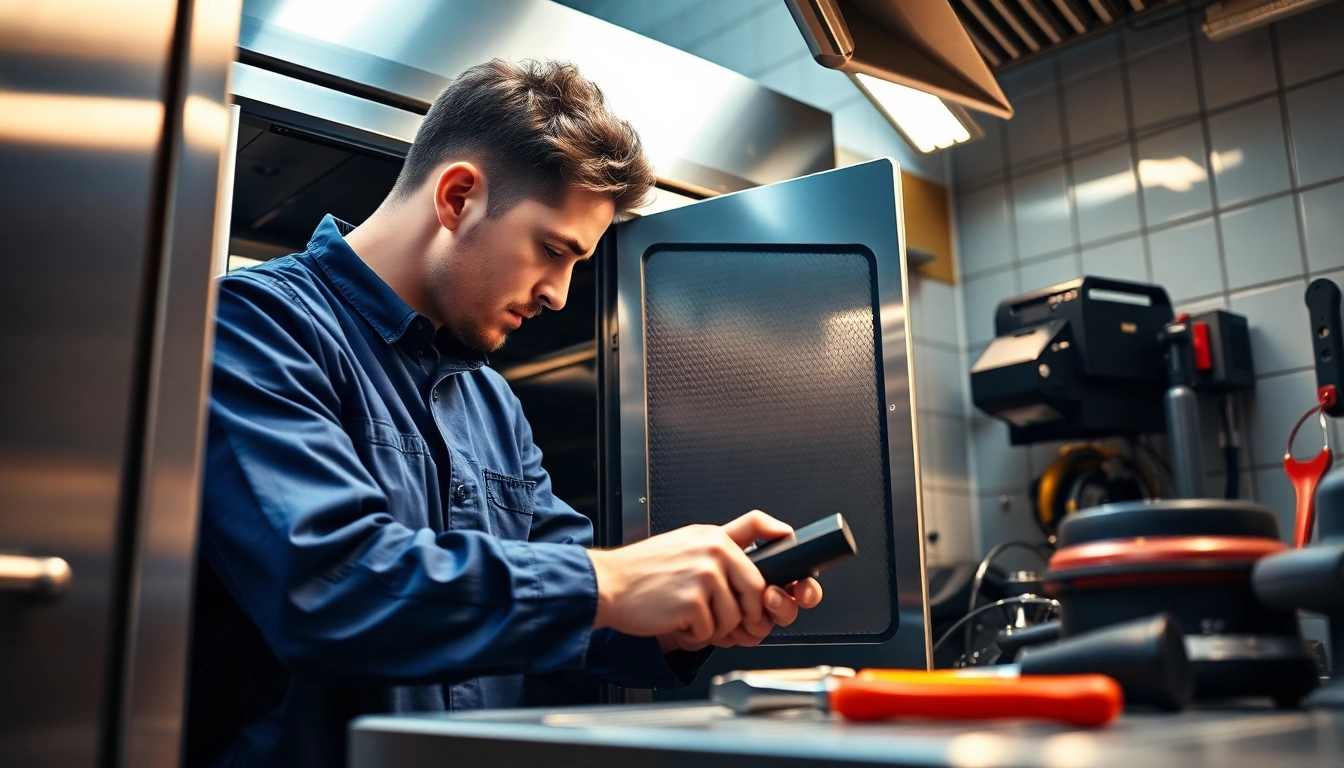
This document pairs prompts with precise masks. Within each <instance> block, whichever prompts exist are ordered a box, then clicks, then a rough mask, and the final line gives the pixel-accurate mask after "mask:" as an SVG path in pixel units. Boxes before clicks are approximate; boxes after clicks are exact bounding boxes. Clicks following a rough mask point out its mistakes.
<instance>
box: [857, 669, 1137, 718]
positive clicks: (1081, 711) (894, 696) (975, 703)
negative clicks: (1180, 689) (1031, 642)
mask: <svg viewBox="0 0 1344 768" xmlns="http://www.w3.org/2000/svg"><path fill="white" fill-rule="evenodd" d="M830 704H831V711H833V712H837V713H839V714H840V715H841V716H843V717H844V718H845V719H847V720H886V719H889V718H897V717H918V718H935V719H943V720H999V719H1019V718H1027V719H1033V720H1053V721H1055V722H1060V723H1065V724H1067V725H1076V726H1084V727H1091V726H1100V725H1105V724H1107V723H1109V722H1111V721H1112V720H1114V719H1115V718H1116V717H1117V716H1118V715H1119V714H1120V710H1121V709H1123V707H1124V697H1123V696H1122V694H1121V693H1120V685H1119V684H1118V683H1116V682H1115V681H1114V680H1112V679H1111V678H1109V677H1106V676H1105V675H1059V676H1051V677H1023V678H1017V679H985V680H980V681H977V682H976V683H975V684H973V685H971V684H968V683H967V681H965V680H958V681H950V680H946V679H943V680H939V679H938V677H937V673H935V676H934V677H933V678H932V679H930V680H928V681H918V682H905V681H897V680H883V679H864V678H855V679H847V680H839V681H837V684H836V686H835V688H834V689H833V690H832V691H831V693H830Z"/></svg>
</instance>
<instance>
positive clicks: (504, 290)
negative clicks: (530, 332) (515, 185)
mask: <svg viewBox="0 0 1344 768" xmlns="http://www.w3.org/2000/svg"><path fill="white" fill-rule="evenodd" d="M615 210H616V206H615V204H614V203H613V202H612V201H611V199H610V198H608V197H606V196H604V195H599V194H596V193H593V192H587V191H583V190H577V189H576V190H570V192H569V193H568V194H567V195H566V197H565V198H564V200H563V202H562V203H561V204H560V206H559V207H551V206H548V205H546V204H544V203H541V202H538V201H536V200H524V201H523V202H521V203H519V204H517V205H515V206H514V207H513V208H511V209H509V210H508V211H506V212H505V213H503V214H501V215H498V216H495V217H480V218H477V219H475V220H474V221H473V222H472V224H471V225H470V226H469V227H467V228H466V231H465V232H461V233H460V235H459V237H457V238H455V239H454V241H453V243H452V245H451V247H450V252H449V253H448V254H446V255H445V258H441V259H439V260H438V261H437V262H436V264H435V267H434V268H433V269H432V270H431V275H430V279H431V281H432V283H433V284H432V285H431V286H430V289H431V292H432V295H433V299H432V300H433V301H434V303H435V305H436V310H437V313H438V315H439V317H441V318H443V322H444V324H445V325H446V326H447V328H448V330H449V332H451V333H452V334H453V335H454V336H456V337H457V339H458V340H459V341H461V342H462V343H464V344H466V345H467V346H469V347H471V348H472V349H475V350H477V351H479V352H493V351H495V350H496V349H499V348H500V347H501V346H502V345H503V344H504V341H505V339H506V338H507V337H508V335H509V332H511V331H514V330H516V329H517V328H518V327H519V326H521V325H522V324H523V321H524V320H526V319H527V318H530V317H535V316H536V315H538V314H541V311H542V310H543V309H553V310H558V309H561V308H562V307H564V306H565V298H566V296H567V295H568V294H569V280H570V276H571V275H572V274H573V272H574V265H575V264H577V263H578V262H580V261H584V260H586V259H588V258H590V257H591V256H592V253H593V250H594V249H595V248H597V241H598V239H599V238H601V237H602V233H603V232H605V231H606V229H607V226H608V225H609V224H611V220H612V216H613V215H614V214H615Z"/></svg>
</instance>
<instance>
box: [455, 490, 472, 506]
mask: <svg viewBox="0 0 1344 768" xmlns="http://www.w3.org/2000/svg"><path fill="white" fill-rule="evenodd" d="M454 493H456V494H457V503H459V504H461V503H462V502H464V501H466V500H467V499H469V498H471V489H470V488H468V487H467V486H465V485H459V486H457V489H456V490H455V491H454Z"/></svg>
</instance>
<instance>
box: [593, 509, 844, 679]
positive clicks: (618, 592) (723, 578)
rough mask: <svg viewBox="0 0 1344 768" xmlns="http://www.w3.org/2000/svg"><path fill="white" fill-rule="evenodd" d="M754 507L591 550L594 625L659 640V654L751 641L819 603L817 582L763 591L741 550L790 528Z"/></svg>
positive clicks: (757, 573) (757, 640)
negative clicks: (717, 520) (719, 520)
mask: <svg viewBox="0 0 1344 768" xmlns="http://www.w3.org/2000/svg"><path fill="white" fill-rule="evenodd" d="M792 530H793V529H792V528H790V527H789V526H788V525H787V524H785V523H782V522H780V521H778V520H776V519H774V518H773V517H770V516H769V515H767V514H765V513H764V512H761V511H759V510H755V511H752V512H749V513H747V514H745V515H743V516H742V517H739V518H737V519H736V520H734V521H732V522H730V523H728V524H727V525H723V526H714V525H691V526H687V527H685V528H678V529H677V530H675V531H669V532H668V533H664V534H661V535H658V536H653V537H650V538H648V539H645V540H644V541H641V542H637V543H635V544H631V545H630V546H627V547H621V548H620V549H612V550H589V552H588V554H589V557H590V558H591V559H592V561H593V569H594V571H596V573H597V592H598V600H597V619H596V621H595V622H594V625H595V626H597V627H611V628H613V629H616V630H619V631H621V632H625V633H626V634H630V635H636V636H641V637H657V638H658V642H659V646H660V647H661V648H662V649H663V652H664V653H666V652H668V651H672V650H676V649H681V650H699V649H700V648H703V647H705V646H707V645H717V646H720V647H727V646H732V645H746V646H753V645H756V644H758V643H760V642H761V640H763V639H764V638H765V636H766V635H768V634H769V633H770V630H771V629H773V628H774V626H775V625H776V624H779V625H783V626H787V625H789V624H792V623H793V621H794V620H795V619H796V618H797V617H798V609H799V608H811V607H813V606H815V605H816V604H817V603H819V602H821V585H820V584H818V583H817V582H816V581H815V580H813V579H803V580H800V581H797V582H795V583H793V584H791V585H789V590H788V591H786V590H783V589H780V588H779V587H769V588H768V589H767V588H766V584H765V579H764V578H762V577H761V572H760V571H759V570H757V569H756V566H755V564H754V563H752V562H751V560H749V559H748V558H747V556H746V554H745V553H743V551H742V548H743V547H745V546H747V545H748V544H750V543H752V542H754V541H756V540H757V539H776V538H779V537H781V536H786V535H788V534H789V533H791V532H792Z"/></svg>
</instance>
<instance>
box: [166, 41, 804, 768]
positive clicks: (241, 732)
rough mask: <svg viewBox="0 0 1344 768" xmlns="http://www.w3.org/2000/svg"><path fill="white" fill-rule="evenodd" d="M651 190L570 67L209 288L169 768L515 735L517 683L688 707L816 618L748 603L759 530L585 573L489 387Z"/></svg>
mask: <svg viewBox="0 0 1344 768" xmlns="http://www.w3.org/2000/svg"><path fill="white" fill-rule="evenodd" d="M652 183H653V173H652V169H651V167H650V165H649V163H648V161H647V159H646V158H645V157H644V156H643V154H642V150H641V147H640V143H639V138H638V136H637V135H636V134H635V132H634V130H633V129H632V128H631V127H630V126H629V125H628V124H627V123H625V122H623V121H621V120H619V119H617V118H616V117H614V116H613V115H612V114H611V113H610V112H609V111H608V109H607V107H606V105H605V103H604V101H603V97H602V94H601V92H600V91H599V90H598V89H597V87H596V86H594V85H593V84H592V83H591V82H589V81H587V80H585V79H584V78H583V77H582V76H580V74H579V73H578V72H577V70H575V69H574V68H573V67H572V66H569V65H564V64H529V65H527V66H525V67H522V68H518V67H514V66H512V65H509V64H506V63H504V62H500V61H494V62H490V63H489V64H485V65H482V66H479V67H475V68H473V69H470V70H468V71H467V72H465V73H464V74H463V75H462V76H460V77H459V78H458V79H457V80H455V81H454V82H453V84H452V85H451V86H449V87H448V88H447V89H446V90H445V91H444V92H443V93H442V94H441V95H440V96H439V98H438V99H437V100H436V102H435V103H434V105H433V107H432V109H431V110H430V112H429V114H428V115H427V116H426V118H425V120H424V123H423V124H422V125H421V127H420V130H419V132H418V134H417V136H416V140H415V144H414V145H413V146H412V148H411V150H410V153H409V154H408V156H407V160H406V164H405V167H404V169H403V171H402V174H401V176H400V177H399V179H398V180H397V183H396V185H395V187H394V188H393V190H392V192H391V194H390V195H389V196H388V199H387V200H386V201H384V203H383V204H382V205H381V206H380V207H379V209H378V210H377V211H376V212H375V213H374V214H373V215H372V216H371V217H370V218H369V219H368V221H366V222H365V223H364V224H362V225H360V226H359V227H358V228H357V229H353V228H351V227H350V226H349V225H347V224H344V223H343V222H340V221H337V220H335V219H333V218H332V217H330V216H329V217H327V218H326V219H324V220H323V221H322V223H321V225H320V226H319V227H318V228H317V231H316V232H315V233H314V235H313V239H312V241H311V242H310V243H309V245H308V249H307V250H306V251H305V252H304V253H302V254H296V255H293V256H289V257H286V258H283V259H278V260H276V261H273V262H270V263H267V264H265V265H262V266H259V267H256V268H253V269H249V270H244V271H241V272H235V273H232V274H230V275H228V276H226V277H225V278H223V279H222V280H221V281H220V284H219V308H218V326H217V334H216V346H215V358H214V377H213V394H212V400H211V407H210V416H209V432H208V434H209V437H208V445H207V452H206V478H205V489H204V505H203V521H202V525H201V544H200V546H201V558H200V562H201V566H200V576H199V580H198V581H199V585H198V598H197V610H196V619H195V622H196V624H195V640H194V643H195V646H194V650H193V660H192V692H191V705H190V716H189V718H190V720H189V726H188V747H187V751H188V763H189V764H192V765H248V766H281V765H283V766H285V767H286V768H297V766H307V765H323V766H335V765H341V764H343V761H344V738H345V727H346V724H347V723H348V721H349V720H350V718H351V717H354V716H356V715H359V714H362V713H370V712H414V711H443V710H466V709H473V708H480V707H503V706H516V705H518V704H519V703H520V702H521V693H522V687H521V686H522V683H521V677H520V675H521V674H522V673H525V672H543V671H552V670H566V671H569V672H571V673H572V677H573V678H574V679H575V680H578V681H594V682H596V681H609V682H612V683H616V684H620V685H626V686H647V687H655V688H657V687H670V686H676V685H681V684H684V683H685V682H688V681H689V679H690V678H691V677H692V676H693V675H694V674H695V671H696V670H697V669H698V667H699V665H700V664H701V663H702V662H703V660H704V658H705V657H706V655H707V653H708V652H709V650H712V648H713V647H715V646H720V647H722V646H731V645H755V644H756V643H759V642H760V641H761V639H762V638H764V637H765V636H766V634H768V633H769V631H770V630H771V628H772V627H773V626H774V625H775V624H789V623H790V622H792V621H793V620H794V618H795V617H796V616H797V612H798V609H799V608H800V607H803V608H806V607H811V606H813V605H816V604H817V602H818V601H819V600H820V599H821V588H820V586H819V585H817V584H816V582H815V581H813V580H811V579H807V580H804V581H802V582H799V583H797V584H795V585H793V587H792V589H791V590H790V591H784V590H781V589H779V588H778V587H770V588H768V589H767V588H766V585H765V583H764V581H763V580H762V578H761V575H760V573H759V572H758V571H757V570H756V569H755V567H754V566H753V565H752V564H751V562H750V561H749V560H748V559H747V558H746V556H745V555H744V554H743V552H742V547H743V546H744V545H746V544H748V543H749V542H752V541H754V540H757V539H769V538H775V537H778V536H781V535H784V534H787V533H788V532H789V530H790V529H789V527H788V526H787V525H784V524H783V523H780V522H779V521H776V520H774V519H772V518H770V517H768V516H766V515H765V514H764V513H760V512H753V513H750V514H748V515H745V516H743V517H740V518H738V519H737V520H735V521H733V522H732V523H729V524H728V525H725V526H722V527H718V526H691V527H688V528H683V529H680V530H677V531H672V532H670V533H666V534H663V535H661V536H655V537H652V538H649V539H647V540H645V541H642V542H639V543H636V544H632V545H630V546H627V547H622V548H619V549H612V550H605V551H602V550H590V549H586V547H588V546H589V545H591V543H592V530H591V526H590V524H589V522H588V520H587V519H586V518H584V517H583V516H582V515H579V514H578V513H576V512H575V511H574V510H573V509H571V508H570V507H568V506H567V505H565V504H564V503H563V502H561V501H560V500H558V499H556V498H555V497H554V496H553V495H552V493H551V485H550V479H549V477H548V476H547V474H546V472H545V470H543V469H542V467H541V452H540V451H539V450H538V449H537V447H536V446H535V445H534V444H533V443H532V438H531V432H530V430H529V428H528V424H527V421H526V419H524V417H523V414H522V412H521V410H520V408H519V405H518V401H517V399H516V398H515V397H514V396H513V394H512V393H511V392H510V391H509V389H508V386H507V385H506V384H505V383H504V381H503V379H502V378H501V377H500V376H499V375H498V374H496V373H494V372H493V371H491V370H490V369H489V368H486V367H483V366H484V363H485V362H486V359H485V354H486V353H488V352H490V351H493V350H495V349H497V348H498V347H499V346H500V345H501V344H503V343H504V340H505V338H506V337H507V335H508V333H509V332H510V331H511V330H514V329H516V328H518V327H519V325H521V324H522V323H523V322H524V321H525V320H526V319H528V318H530V317H534V316H536V315H537V314H538V313H540V312H541V311H542V310H544V309H550V310H559V309H560V308H561V307H563V306H564V303H565V297H566V293H567V291H568V287H569V279H570V275H571V272H572V270H573V268H574V265H575V264H576V263H577V262H579V261H581V260H584V259H587V258H589V257H590V256H591V255H592V253H593V251H594V249H595V248H596V246H597V243H598V240H599V238H600V237H601V236H602V233H603V232H604V231H605V230H606V228H607V226H608V225H609V224H610V223H611V221H612V220H613V217H615V216H616V215H619V214H624V213H627V212H629V211H630V210H631V209H632V208H633V207H635V206H636V205H637V204H638V203H639V201H640V199H641V198H643V197H644V196H645V195H646V194H647V192H648V191H649V189H650V188H651V186H652Z"/></svg>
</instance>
